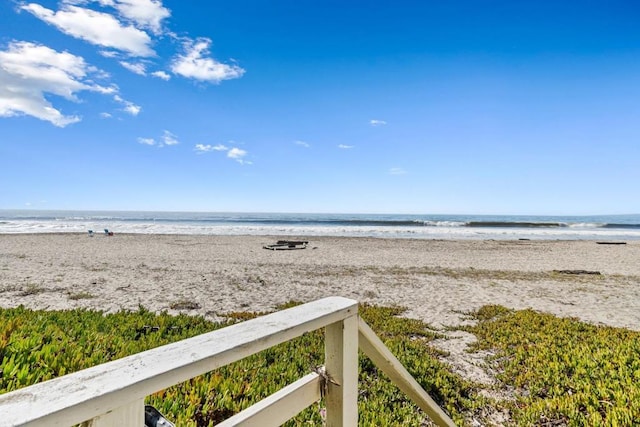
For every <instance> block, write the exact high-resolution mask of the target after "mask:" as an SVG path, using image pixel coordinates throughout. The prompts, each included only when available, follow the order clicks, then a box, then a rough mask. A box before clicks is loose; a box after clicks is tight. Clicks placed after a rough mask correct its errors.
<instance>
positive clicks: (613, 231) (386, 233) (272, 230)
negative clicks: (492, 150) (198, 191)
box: [0, 211, 640, 240]
mask: <svg viewBox="0 0 640 427" xmlns="http://www.w3.org/2000/svg"><path fill="white" fill-rule="evenodd" d="M25 212H26V213H25ZM593 219H594V220H591V218H589V219H588V220H577V219H574V218H567V217H562V218H560V217H557V218H552V217H526V218H522V217H506V216H502V217H479V216H476V217H471V216H469V217H461V216H449V217H448V218H447V217H446V216H438V217H433V218H428V216H424V217H422V218H420V216H417V215H415V216H403V215H377V216H376V215H370V216H365V215H322V214H304V215H296V214H215V213H211V214H208V213H171V212H169V213H166V212H131V213H126V212H118V213H105V212H91V213H84V212H47V213H41V214H39V215H38V213H33V212H31V211H29V212H27V211H22V212H20V213H18V214H16V213H13V214H10V213H7V212H6V211H5V212H2V211H0V234H16V233H86V232H87V231H88V230H93V231H94V233H97V234H99V233H103V230H104V229H105V228H106V229H109V230H110V231H113V232H114V233H116V234H118V233H138V234H192V235H194V234H202V235H277V236H349V237H389V238H418V239H510V240H517V239H552V240H553V239H601V240H613V239H616V240H640V226H635V225H634V224H638V223H639V222H640V218H638V217H637V216H633V217H631V218H622V219H621V218H619V217H615V218H604V221H603V222H600V220H601V219H602V218H601V217H598V218H595V217H594V218H593ZM622 220H625V221H626V222H625V223H624V224H625V226H626V228H624V227H620V228H605V227H604V225H607V224H611V223H616V222H613V221H622ZM472 223H477V224H484V226H470V224H472ZM546 223H555V224H561V225H558V226H555V227H541V226H531V225H530V224H546ZM502 224H505V225H504V226H502ZM518 224H522V226H519V225H518ZM627 224H631V226H628V225H627ZM563 225H564V226H563Z"/></svg>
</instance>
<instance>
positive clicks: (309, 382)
mask: <svg viewBox="0 0 640 427" xmlns="http://www.w3.org/2000/svg"><path fill="white" fill-rule="evenodd" d="M320 328H325V364H326V365H325V367H324V368H325V369H326V370H323V371H319V372H318V373H311V374H308V375H306V376H305V377H303V378H301V379H299V380H298V381H296V382H294V383H293V384H290V385H289V386H286V387H285V388H283V389H281V390H280V391H278V392H276V393H274V394H273V395H271V396H269V397H267V398H266V399H263V400H262V401H260V402H258V403H256V404H255V405H253V406H251V407H250V408H247V409H245V410H244V411H242V412H240V413H238V414H236V415H234V416H233V417H231V418H229V419H227V420H226V421H224V422H223V423H222V424H219V425H220V426H222V427H229V426H245V427H246V426H276V425H280V424H282V423H283V422H285V421H286V420H288V419H289V418H291V417H293V416H295V415H296V414H297V413H298V412H300V411H301V410H303V409H304V408H306V407H308V406H309V405H311V404H313V403H314V402H316V401H318V400H319V399H320V395H321V391H320V390H321V388H323V389H324V390H326V396H325V399H326V401H325V403H326V409H327V413H326V417H327V418H326V425H327V426H328V427H342V426H344V427H355V426H356V425H357V421H358V407H357V397H358V383H357V381H358V348H360V349H361V350H362V351H363V352H364V353H365V354H366V355H367V356H368V357H369V358H370V359H371V360H372V361H373V362H374V363H375V364H376V365H377V366H378V368H380V369H381V370H382V371H383V372H384V373H386V374H387V375H388V376H389V378H390V379H391V381H392V382H394V383H395V384H396V385H398V387H399V388H400V389H401V390H402V391H404V392H405V393H406V394H407V396H408V397H409V398H411V399H412V400H413V401H414V402H415V403H416V404H417V405H418V406H419V407H420V408H422V409H423V410H424V411H425V412H426V413H427V415H428V416H429V417H430V418H431V419H432V420H433V421H434V422H435V423H436V424H437V425H439V426H443V427H445V426H446V427H450V426H453V425H454V424H453V421H451V419H450V418H449V417H448V416H447V414H446V413H445V412H444V411H443V410H442V409H441V408H440V407H438V405H437V404H436V403H435V402H434V401H433V399H431V397H429V395H428V394H427V393H426V391H424V389H423V388H422V387H421V386H420V385H419V384H418V383H417V382H416V380H415V379H414V378H413V377H412V376H411V375H410V374H409V372H407V370H406V369H405V368H404V367H403V366H402V364H401V363H400V362H399V361H398V359H396V358H395V356H394V355H393V354H392V353H391V352H390V351H389V349H388V348H387V347H386V346H385V345H384V343H382V341H381V340H380V339H379V338H378V337H377V336H376V334H375V333H374V332H373V330H371V328H370V327H369V326H368V325H367V324H366V323H365V322H364V321H363V320H362V319H360V318H359V317H358V302H357V301H354V300H351V299H347V298H342V297H329V298H325V299H322V300H318V301H314V302H311V303H308V304H304V305H300V306H297V307H293V308H290V309H287V310H283V311H279V312H276V313H272V314H269V315H266V316H262V317H258V318H255V319H252V320H248V321H246V322H242V323H238V324H235V325H231V326H228V327H226V328H223V329H218V330H216V331H212V332H209V333H206V334H202V335H198V336H196V337H192V338H189V339H186V340H182V341H179V342H176V343H173V344H168V345H165V346H162V347H157V348H155V349H151V350H148V351H144V352H141V353H138V354H134V355H132V356H128V357H125V358H122V359H118V360H114V361H112V362H108V363H105V364H102V365H98V366H94V367H92V368H88V369H85V370H82V371H78V372H75V373H72V374H69V375H65V376H63V377H59V378H55V379H52V380H49V381H45V382H42V383H38V384H35V385H32V386H29V387H25V388H22V389H19V390H16V391H14V392H11V393H6V394H4V395H0V420H2V425H3V426H5V425H6V426H42V425H46V426H65V427H66V426H70V425H74V424H79V423H83V422H84V425H85V426H90V427H116V426H118V427H140V426H142V425H143V424H144V398H145V397H146V396H148V395H150V394H152V393H155V392H156V391H158V390H161V389H164V388H167V387H170V386H172V385H175V384H178V383H181V382H184V381H187V380H188V379H191V378H193V377H195V376H198V375H201V374H203V373H206V372H209V371H211V370H214V369H217V368H219V367H221V366H224V365H227V364H229V363H232V362H235V361H238V360H240V359H243V358H245V357H248V356H250V355H252V354H255V353H258V352H259V351H262V350H265V349H267V348H270V347H272V346H274V345H277V344H280V343H283V342H285V341H289V340H291V339H293V338H295V337H298V336H300V335H302V334H304V333H306V332H310V331H313V330H316V329H320ZM324 372H326V375H325V374H324ZM328 378H330V379H331V381H328Z"/></svg>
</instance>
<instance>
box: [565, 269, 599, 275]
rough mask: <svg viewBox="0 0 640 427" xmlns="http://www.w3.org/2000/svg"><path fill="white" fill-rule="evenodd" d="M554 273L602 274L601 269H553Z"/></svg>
mask: <svg viewBox="0 0 640 427" xmlns="http://www.w3.org/2000/svg"><path fill="white" fill-rule="evenodd" d="M553 272H554V273H559V274H595V275H598V276H599V275H601V274H602V273H600V272H599V271H591V270H553Z"/></svg>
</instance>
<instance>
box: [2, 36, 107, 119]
mask: <svg viewBox="0 0 640 427" xmlns="http://www.w3.org/2000/svg"><path fill="white" fill-rule="evenodd" d="M94 75H95V76H97V77H99V78H100V77H102V76H103V73H101V72H100V70H98V69H97V68H95V67H92V66H90V65H88V64H87V63H86V62H85V61H84V59H83V58H82V57H79V56H76V55H72V54H70V53H68V52H58V51H56V50H53V49H51V48H49V47H47V46H43V45H39V44H35V43H29V42H17V41H14V42H11V43H10V44H9V46H8V47H7V49H6V50H0V117H11V116H17V115H28V116H32V117H36V118H38V119H41V120H45V121H48V122H50V123H52V124H53V125H55V126H58V127H64V126H67V125H69V124H71V123H76V122H78V121H80V117H79V116H76V115H69V116H68V115H64V114H63V113H62V112H61V111H60V110H58V109H56V108H55V107H53V105H51V103H50V102H49V101H48V100H47V97H46V95H47V94H52V95H58V96H61V97H63V98H66V99H68V100H70V101H74V102H78V101H79V99H78V97H77V94H78V93H79V92H82V91H91V92H98V93H101V94H112V93H115V92H116V91H117V89H116V87H115V86H113V85H98V84H96V83H94V82H93V81H92V79H91V77H93V76H94Z"/></svg>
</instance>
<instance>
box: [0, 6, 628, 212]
mask: <svg viewBox="0 0 640 427" xmlns="http://www.w3.org/2000/svg"><path fill="white" fill-rule="evenodd" d="M0 182H1V185H0V208H5V209H22V208H26V207H28V208H33V209H114V210H179V211H251V212H269V211H270V212H353V213H368V212H371V213H425V214H427V213H443V214H445V213H450V214H454V213H458V214H618V213H620V214H621V213H640V197H638V195H639V194H640V192H639V190H638V185H639V184H638V183H640V6H639V4H638V3H637V2H635V1H615V0H609V1H580V2H578V1H575V2H573V1H563V2H558V1H544V0H543V1H540V0H538V1H513V0H511V1H461V0H458V1H456V0H452V1H447V2H444V1H435V0H423V1H396V2H382V1H366V2H365V1H344V0H342V1H333V0H328V1H311V0H296V1H278V0H269V1H267V0H260V1H258V0H255V1H250V0H238V1H233V2H221V1H206V2H205V1H199V2H194V1H177V0H173V1H169V0H166V1H159V0H63V1H44V0H38V1H33V2H30V1H24V2H16V1H8V0H0Z"/></svg>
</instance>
